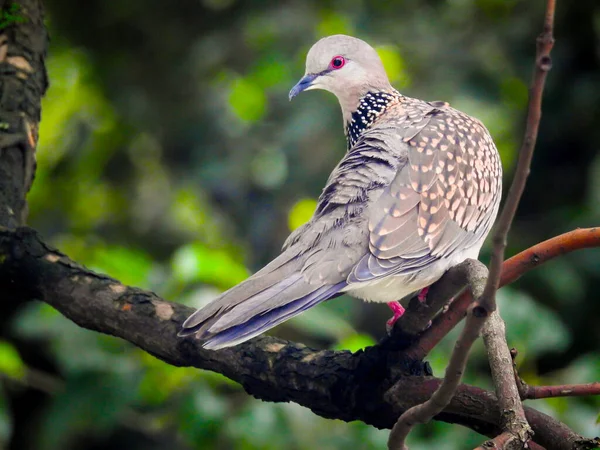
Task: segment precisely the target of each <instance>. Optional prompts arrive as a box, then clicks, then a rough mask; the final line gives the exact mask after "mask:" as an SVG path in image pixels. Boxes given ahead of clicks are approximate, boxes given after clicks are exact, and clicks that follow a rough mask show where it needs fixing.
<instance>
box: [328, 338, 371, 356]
mask: <svg viewBox="0 0 600 450" xmlns="http://www.w3.org/2000/svg"><path fill="white" fill-rule="evenodd" d="M375 344H376V342H375V339H373V336H371V335H368V334H361V333H356V334H351V335H349V336H346V337H345V338H343V339H340V341H339V342H338V343H337V344H336V345H335V346H334V347H333V349H334V350H350V351H351V352H352V353H354V352H357V351H359V350H362V349H364V348H365V347H370V346H372V345H375Z"/></svg>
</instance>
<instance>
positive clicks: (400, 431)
mask: <svg viewBox="0 0 600 450" xmlns="http://www.w3.org/2000/svg"><path fill="white" fill-rule="evenodd" d="M554 8H555V1H554V0H548V3H547V11H546V18H545V21H544V31H543V33H542V34H541V35H540V37H539V38H538V40H537V44H538V45H537V52H536V64H535V72H534V77H533V82H532V88H531V92H530V98H529V109H528V113H527V127H526V130H525V138H524V140H523V144H522V146H521V150H520V152H519V161H518V163H517V168H516V171H515V176H514V179H513V182H512V185H511V187H510V190H509V192H508V197H507V199H506V202H505V204H504V207H503V208H502V212H501V214H500V217H499V219H498V223H497V225H496V229H495V232H494V238H493V247H492V256H491V260H490V269H489V275H488V278H487V282H486V284H485V288H484V290H483V293H482V294H480V293H476V290H477V288H478V287H477V286H470V288H471V294H472V295H473V297H474V298H475V302H474V304H473V306H472V307H470V308H469V310H468V314H467V321H466V323H465V327H464V329H463V331H462V333H461V335H460V337H459V339H458V341H457V343H456V345H455V347H454V350H453V352H452V356H451V358H450V363H449V364H448V369H447V371H446V376H445V378H444V382H443V383H442V385H441V386H440V389H439V390H437V391H436V392H435V394H434V395H433V396H432V398H431V399H430V400H428V401H427V402H425V403H424V404H423V405H419V406H416V407H413V408H412V409H410V410H408V411H406V412H405V413H404V414H402V416H400V418H399V419H398V421H397V422H396V425H394V428H393V429H392V432H391V434H390V438H389V441H388V447H389V448H390V449H393V450H396V449H397V450H404V449H405V443H404V441H405V439H406V436H407V435H408V433H409V432H410V430H411V428H412V427H413V426H414V425H415V424H416V423H423V422H426V421H428V420H430V419H431V417H433V415H435V414H436V413H437V412H439V411H441V410H442V409H443V408H444V407H445V406H446V405H447V404H448V403H449V401H450V399H451V398H452V395H453V392H454V391H455V389H456V387H457V386H458V383H459V382H460V379H461V376H462V372H463V371H464V368H465V365H466V361H467V358H468V354H469V351H470V348H471V346H472V344H473V342H474V341H475V340H476V339H477V336H478V334H479V332H480V331H481V329H482V327H483V325H484V323H485V320H486V318H487V317H489V316H490V315H491V314H492V313H493V312H494V311H495V310H496V291H497V290H498V287H499V285H500V277H501V274H502V261H503V260H504V250H505V248H506V238H507V235H508V231H509V230H510V227H511V224H512V221H513V219H514V216H515V213H516V211H517V207H518V205H519V202H520V200H521V195H522V194H523V191H524V189H525V183H526V181H527V177H528V175H529V167H530V165H531V159H532V157H533V150H534V148H535V142H536V139H537V133H538V128H539V123H540V119H541V114H542V113H541V111H542V93H543V91H544V83H545V79H546V74H547V72H548V71H549V70H550V67H551V59H550V51H551V49H552V46H553V44H554V38H553V36H552V31H553V24H554ZM502 341H504V338H503V337H502ZM491 342H492V339H489V340H488V343H490V344H491ZM496 343H499V345H497V346H496V347H495V348H496V350H497V352H498V354H500V347H502V346H503V347H506V344H505V341H504V344H502V342H498V338H496ZM502 352H505V353H506V354H507V356H508V359H507V360H506V361H505V363H506V364H510V355H509V354H508V348H506V349H504V348H502ZM501 364H502V363H500V364H497V361H495V362H494V363H493V364H492V368H493V369H495V374H496V377H495V379H494V381H495V385H496V391H497V396H498V400H499V401H500V404H501V410H502V411H505V410H506V411H509V410H510V411H512V412H511V413H510V414H511V415H512V417H510V418H508V417H507V418H506V420H504V421H503V427H504V429H505V430H506V431H508V432H509V433H510V434H511V435H512V436H513V437H514V438H515V439H516V440H519V441H520V443H521V444H523V445H524V444H527V442H528V441H529V439H530V437H531V429H530V428H529V426H528V424H527V420H526V419H525V414H524V411H523V407H522V405H521V401H520V398H519V395H518V391H517V388H516V385H515V380H514V377H512V376H508V377H507V376H505V375H506V374H505V373H504V375H502V373H503V372H506V370H503V369H502V368H500V367H499V365H501ZM508 367H509V368H510V365H508ZM507 445H511V444H507Z"/></svg>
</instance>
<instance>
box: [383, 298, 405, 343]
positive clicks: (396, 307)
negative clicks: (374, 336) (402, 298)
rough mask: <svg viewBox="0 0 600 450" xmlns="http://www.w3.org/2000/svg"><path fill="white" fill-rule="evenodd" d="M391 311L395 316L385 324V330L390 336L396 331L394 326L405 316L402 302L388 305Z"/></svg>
mask: <svg viewBox="0 0 600 450" xmlns="http://www.w3.org/2000/svg"><path fill="white" fill-rule="evenodd" d="M387 305H388V306H389V307H390V309H391V310H392V311H393V312H394V316H393V317H392V318H391V319H390V320H388V321H387V322H386V323H385V329H386V331H387V334H388V335H391V334H392V330H393V329H394V324H395V323H396V321H397V320H398V319H399V318H400V317H402V315H403V314H404V311H405V309H404V307H403V306H402V305H401V304H400V302H390V303H388V304H387Z"/></svg>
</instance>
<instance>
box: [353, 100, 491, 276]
mask: <svg viewBox="0 0 600 450" xmlns="http://www.w3.org/2000/svg"><path fill="white" fill-rule="evenodd" d="M419 112H420V113H419ZM391 121H392V122H393V123H394V124H395V126H396V127H397V129H398V130H400V138H401V140H402V144H401V145H403V146H404V147H405V152H406V153H407V158H406V160H405V164H404V165H403V166H401V167H399V168H398V171H397V173H396V176H395V177H394V179H393V180H392V182H391V183H390V184H389V185H388V186H387V187H386V189H385V190H384V191H383V193H382V195H381V196H380V197H379V199H378V200H377V201H376V203H375V204H374V205H373V206H372V207H371V208H370V212H369V251H368V252H367V254H366V255H364V256H363V257H362V258H361V260H360V261H359V262H358V264H357V265H356V266H355V267H354V268H353V270H352V273H351V274H350V276H349V277H348V283H355V282H362V281H369V280H373V279H376V278H379V277H383V276H386V275H391V274H408V273H414V272H416V271H419V270H421V269H422V268H423V267H425V266H427V265H428V264H430V263H432V262H433V261H435V260H437V259H441V258H445V257H449V256H451V255H452V254H453V253H454V252H456V251H461V250H463V249H468V248H470V247H473V246H474V245H476V244H478V243H479V242H481V240H482V239H484V238H485V235H486V234H487V233H488V232H489V230H490V228H491V226H492V221H493V219H494V217H495V214H496V211H497V208H498V203H499V197H500V190H501V170H502V169H501V165H500V162H499V160H498V158H497V152H496V149H495V147H494V144H493V142H492V140H491V138H490V136H489V134H488V133H487V130H486V129H485V128H484V127H483V125H482V124H481V123H480V122H479V121H477V120H475V119H472V118H470V117H469V116H467V115H465V114H462V113H460V112H458V111H456V110H454V109H452V108H449V107H446V106H444V107H441V108H437V107H431V108H430V110H429V111H427V112H426V113H425V114H423V112H422V110H421V111H417V113H415V114H414V118H411V110H410V108H408V109H407V110H406V111H405V114H404V115H402V116H401V117H396V118H392V120H391ZM376 131H377V130H373V132H376ZM365 135H366V134H365Z"/></svg>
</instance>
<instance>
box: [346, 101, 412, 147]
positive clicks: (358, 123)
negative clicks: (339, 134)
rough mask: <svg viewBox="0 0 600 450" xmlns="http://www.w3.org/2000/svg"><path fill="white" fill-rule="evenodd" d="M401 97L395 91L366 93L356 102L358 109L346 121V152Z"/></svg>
mask: <svg viewBox="0 0 600 450" xmlns="http://www.w3.org/2000/svg"><path fill="white" fill-rule="evenodd" d="M401 97H402V94H400V93H399V92H398V91H396V90H395V89H393V90H390V91H376V92H367V93H366V94H365V95H363V96H362V97H361V98H360V100H359V101H358V107H357V108H356V109H355V110H354V112H353V113H352V114H350V115H349V116H348V117H347V119H346V129H345V131H346V138H347V140H348V150H350V149H351V148H352V147H354V144H356V142H357V141H358V139H359V138H360V136H361V135H362V134H363V133H364V132H365V130H367V129H368V128H369V127H370V126H371V125H373V123H375V121H376V120H377V118H378V117H379V116H381V115H382V114H383V113H384V112H385V111H386V110H387V109H388V108H389V107H390V106H391V105H392V104H395V103H397V102H398V100H399V99H400V98H401Z"/></svg>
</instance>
